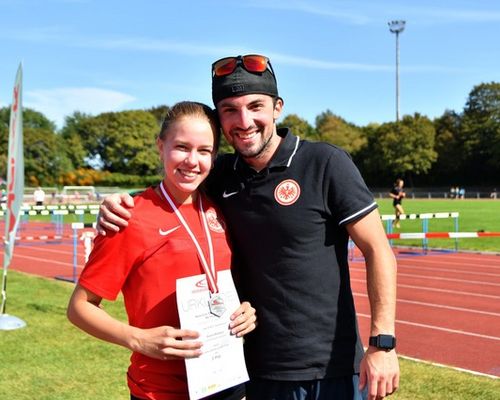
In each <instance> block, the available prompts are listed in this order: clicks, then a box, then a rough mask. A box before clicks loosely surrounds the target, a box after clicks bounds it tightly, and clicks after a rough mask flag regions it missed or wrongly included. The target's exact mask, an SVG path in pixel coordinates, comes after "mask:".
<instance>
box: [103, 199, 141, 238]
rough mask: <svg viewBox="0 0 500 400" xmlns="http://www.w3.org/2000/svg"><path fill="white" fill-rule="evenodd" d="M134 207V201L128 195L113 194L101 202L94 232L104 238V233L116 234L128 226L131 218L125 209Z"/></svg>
mask: <svg viewBox="0 0 500 400" xmlns="http://www.w3.org/2000/svg"><path fill="white" fill-rule="evenodd" d="M133 207H134V199H133V197H132V196H130V195H129V194H128V193H113V194H111V195H109V196H106V198H105V199H104V200H103V202H102V204H101V206H100V208H99V214H98V216H97V226H96V230H97V233H98V234H99V235H103V236H106V231H109V232H118V231H119V230H120V229H121V228H125V227H126V226H127V225H128V220H129V219H130V217H131V216H132V214H130V211H128V210H127V208H133Z"/></svg>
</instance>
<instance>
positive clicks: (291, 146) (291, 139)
mask: <svg viewBox="0 0 500 400" xmlns="http://www.w3.org/2000/svg"><path fill="white" fill-rule="evenodd" d="M277 134H278V136H280V137H281V138H283V140H282V141H281V143H280V145H279V147H278V149H277V150H276V153H274V155H273V158H272V159H271V161H270V163H269V165H268V166H267V168H273V167H289V166H290V164H291V163H292V160H293V157H294V156H295V153H296V152H297V149H298V147H299V140H300V139H299V137H298V136H295V135H294V134H293V133H292V131H291V130H290V129H289V128H279V129H277ZM238 167H246V168H250V167H249V166H248V164H247V163H245V162H244V161H243V159H242V158H241V157H240V155H239V154H237V157H236V160H235V162H234V165H233V168H234V169H237V168H238Z"/></svg>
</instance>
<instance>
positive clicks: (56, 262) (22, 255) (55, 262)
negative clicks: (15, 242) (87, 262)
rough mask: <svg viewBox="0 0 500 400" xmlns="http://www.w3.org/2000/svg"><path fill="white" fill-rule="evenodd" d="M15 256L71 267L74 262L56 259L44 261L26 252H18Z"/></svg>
mask: <svg viewBox="0 0 500 400" xmlns="http://www.w3.org/2000/svg"><path fill="white" fill-rule="evenodd" d="M15 257H17V258H25V259H27V260H36V261H38V262H40V261H41V262H46V263H50V264H59V265H67V266H70V267H73V263H67V262H62V261H55V260H50V261H44V260H41V259H40V257H30V256H26V255H24V254H19V253H18V254H16V255H15Z"/></svg>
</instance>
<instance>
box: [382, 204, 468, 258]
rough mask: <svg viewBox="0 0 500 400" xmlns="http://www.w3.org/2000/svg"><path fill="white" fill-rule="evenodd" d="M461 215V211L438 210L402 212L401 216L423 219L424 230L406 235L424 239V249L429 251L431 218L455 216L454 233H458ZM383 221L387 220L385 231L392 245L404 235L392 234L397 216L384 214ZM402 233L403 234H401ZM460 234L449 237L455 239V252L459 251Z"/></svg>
mask: <svg viewBox="0 0 500 400" xmlns="http://www.w3.org/2000/svg"><path fill="white" fill-rule="evenodd" d="M459 217H460V213H458V212H456V211H454V212H437V213H421V214H401V215H400V216H399V219H400V220H416V219H419V220H421V221H422V232H419V233H415V234H409V235H414V236H411V237H404V238H406V239H410V238H411V239H421V240H422V250H423V251H424V253H426V252H427V251H428V248H429V239H430V238H432V236H431V235H427V234H428V233H429V221H430V220H431V219H444V218H453V226H454V233H458V228H459V224H458V218H459ZM381 219H382V221H385V231H386V234H387V235H388V236H387V237H388V239H389V242H390V244H391V246H392V245H393V239H402V238H403V237H399V236H392V234H393V233H394V232H393V228H392V222H393V221H394V220H395V219H396V216H395V215H393V214H384V215H381ZM399 235H401V234H399ZM459 237H460V236H459V235H453V237H449V238H450V239H454V241H455V252H457V251H458V239H459ZM441 238H445V236H442V237H441Z"/></svg>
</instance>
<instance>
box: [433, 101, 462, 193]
mask: <svg viewBox="0 0 500 400" xmlns="http://www.w3.org/2000/svg"><path fill="white" fill-rule="evenodd" d="M461 124H462V117H461V116H460V115H459V114H457V113H456V112H455V111H451V110H446V111H445V112H444V114H443V115H442V116H441V117H439V118H436V119H435V120H434V128H435V130H436V140H435V150H436V153H437V161H436V163H435V164H434V165H433V166H432V169H431V172H430V173H429V179H428V182H429V183H430V184H450V185H456V184H457V183H459V182H457V180H458V177H459V176H460V171H461V170H462V169H463V168H464V164H463V157H462V151H463V141H462V138H461Z"/></svg>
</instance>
